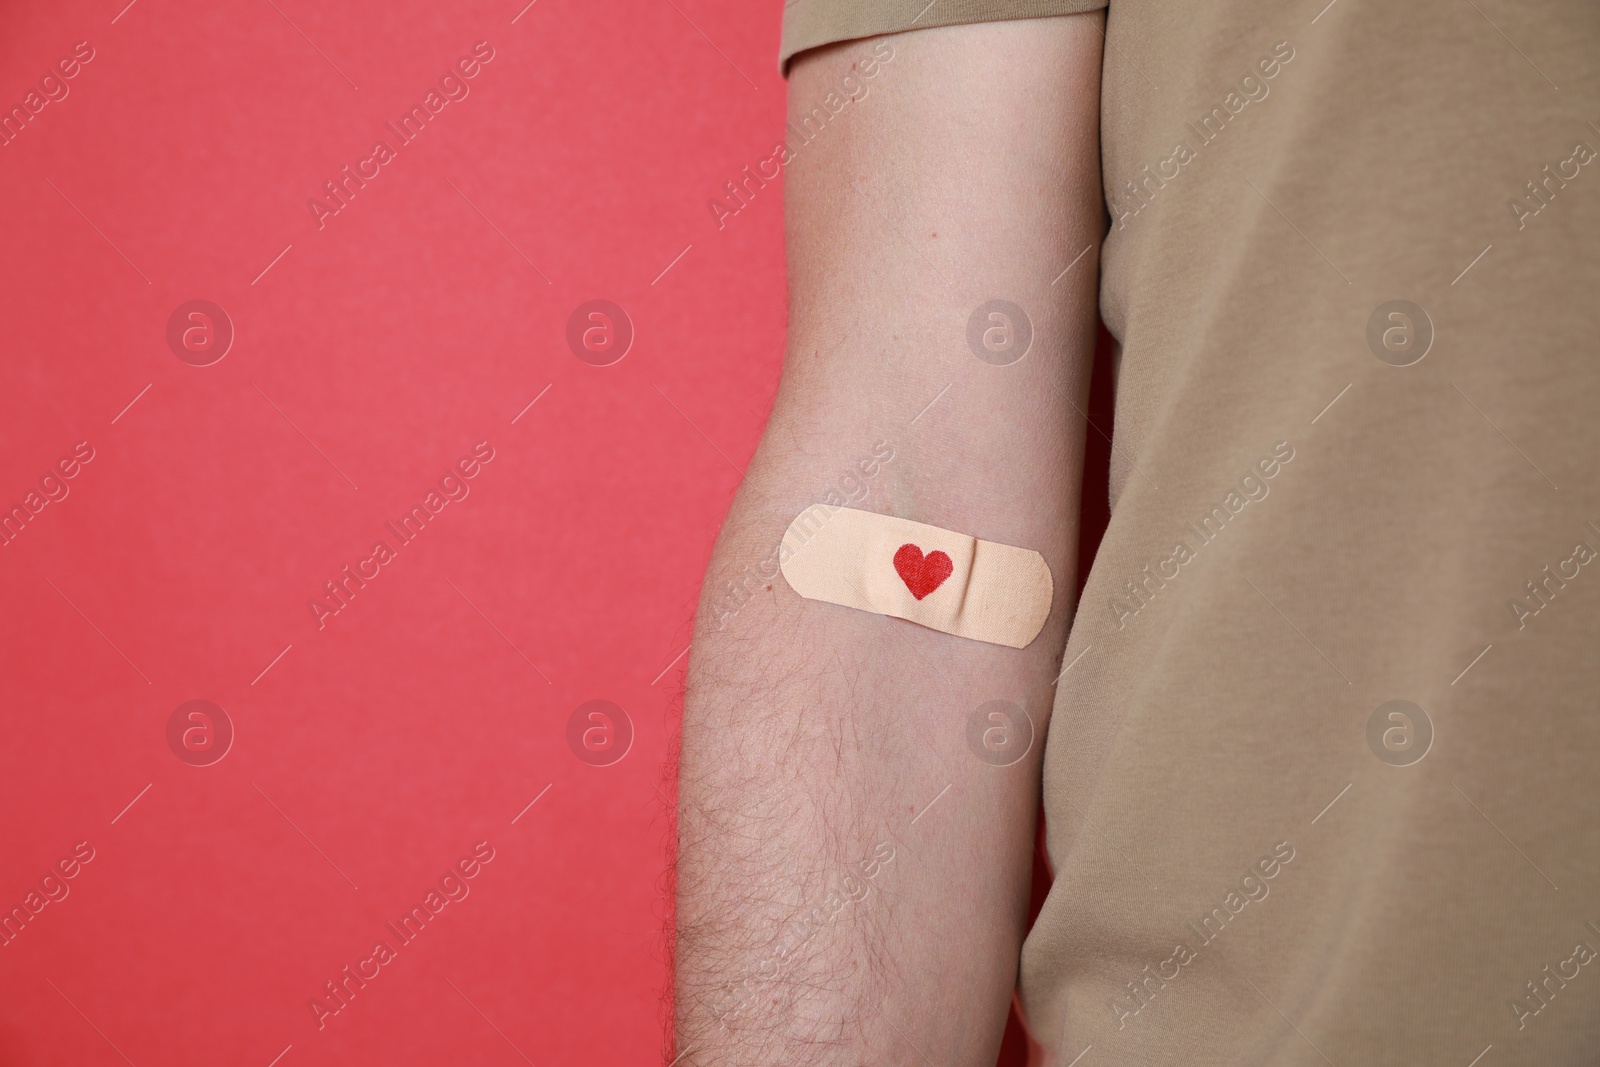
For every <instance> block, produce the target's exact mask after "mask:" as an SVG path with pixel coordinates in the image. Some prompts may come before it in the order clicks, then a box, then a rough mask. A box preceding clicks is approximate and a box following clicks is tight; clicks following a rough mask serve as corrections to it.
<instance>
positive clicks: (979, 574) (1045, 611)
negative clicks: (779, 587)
mask: <svg viewBox="0 0 1600 1067" xmlns="http://www.w3.org/2000/svg"><path fill="white" fill-rule="evenodd" d="M778 555H779V559H780V561H781V564H780V566H781V568H782V570H783V577H784V578H785V580H787V581H788V583H789V585H790V586H791V587H792V588H793V589H794V591H795V592H797V593H799V594H800V595H801V596H803V597H805V598H806V599H807V600H822V601H826V602H827V603H829V604H840V605H843V606H844V607H847V608H859V609H861V610H862V611H872V612H876V613H878V614H879V615H889V616H892V617H893V618H896V619H905V620H906V621H907V622H914V623H917V624H918V625H921V626H927V627H930V628H932V629H935V630H942V631H944V632H945V633H947V634H955V635H956V636H957V637H968V638H971V639H972V640H974V641H987V642H989V643H990V644H995V645H1007V646H1009V647H1011V648H1026V647H1027V646H1028V645H1029V644H1030V643H1032V641H1033V639H1034V638H1035V637H1038V636H1039V631H1040V630H1041V629H1043V628H1044V622H1045V619H1047V618H1048V617H1049V615H1050V605H1051V603H1052V601H1053V599H1054V594H1055V583H1054V581H1053V580H1052V579H1051V577H1050V567H1049V565H1048V564H1047V563H1045V561H1044V557H1043V556H1041V555H1039V553H1037V552H1034V551H1032V550H1030V549H1026V548H1017V547H1015V546H1012V545H1002V544H996V543H995V542H993V541H980V540H979V539H978V538H976V537H973V536H971V535H969V534H962V533H955V532H953V531H951V530H941V529H940V528H939V527H937V526H929V525H928V524H927V523H922V522H912V521H911V520H910V519H897V518H894V517H893V516H890V515H878V514H876V513H874V512H870V511H857V510H855V509H854V508H841V507H833V506H830V505H827V504H813V505H811V507H809V508H807V509H806V510H805V511H802V512H801V513H800V514H799V515H798V516H797V517H796V518H795V520H794V521H793V522H791V523H790V524H789V528H788V529H787V530H785V531H784V534H783V545H782V547H781V548H780V549H779V553H778Z"/></svg>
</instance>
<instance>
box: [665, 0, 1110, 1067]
mask: <svg viewBox="0 0 1600 1067" xmlns="http://www.w3.org/2000/svg"><path fill="white" fill-rule="evenodd" d="M889 40H891V41H892V44H893V48H894V49H895V59H894V62H893V65H892V68H890V69H887V70H885V71H884V72H883V75H882V77H880V78H878V79H877V80H876V82H875V83H874V84H873V86H872V92H871V95H870V97H868V98H864V99H862V100H861V101H859V102H858V104H853V105H851V106H854V107H857V108H858V110H857V111H856V112H855V113H854V114H851V115H848V116H846V117H845V118H846V121H841V122H839V123H837V124H835V126H834V127H832V128H830V129H829V130H828V131H827V133H826V135H825V137H823V138H819V139H818V141H817V142H816V143H814V144H810V145H807V146H806V147H805V149H804V151H803V152H801V153H798V158H796V160H795V161H794V162H793V163H792V164H791V165H790V167H789V173H788V178H787V187H786V196H787V210H788V212H789V220H790V226H789V233H790V277H791V318H792V321H791V330H790V345H789V357H788V361H787V363H786V366H785V375H784V382H783V385H782V388H781V389H780V393H779V398H778V401H777V403H776V405H775V408H774V411H773V415H772V418H771V421H770V422H769V424H768V427H767V431H766V434H765V436H764V438H763V441H762V444H761V447H760V449H759V450H758V452H757V455H756V457H755V459H754V461H753V462H752V464H751V468H750V471H749V473H748V475H747V477H746V481H745V484H744V486H743V488H742V489H741V491H740V494H739V497H738V500H737V501H736V503H735V506H734V508H733V510H732V511H731V513H730V515H729V518H728V521H727V524H726V526H725V527H724V530H723V534H722V537H721V538H720V540H719V543H718V546H717V548H716V551H715V553H714V555H713V559H712V564H711V569H710V572H709V575H708V579H707V583H706V588H705V591H704V593H703V596H702V602H701V610H700V615H699V619H698V624H697V628H696V635H695V642H694V647H693V650H692V652H691V656H690V672H689V690H688V694H687V697H686V702H685V716H684V733H683V745H682V762H681V776H680V826H679V842H680V854H679V874H678V878H679V881H678V949H677V951H678V958H677V981H678V985H677V1017H678V1022H677V1026H678V1031H677V1032H678V1043H679V1047H680V1048H681V1049H683V1050H685V1051H686V1055H685V1057H684V1060H685V1062H686V1063H700V1064H706V1065H711V1064H735V1063H762V1064H769V1065H770V1064H783V1063H789V1062H795V1063H800V1062H805V1063H808V1064H815V1063H830V1062H841V1063H861V1062H875V1063H884V1062H900V1061H906V1062H911V1061H916V1062H920V1057H919V1055H918V1051H916V1050H920V1051H921V1052H923V1053H929V1054H931V1053H932V1052H934V1051H935V1050H936V1051H937V1052H938V1053H939V1060H940V1062H946V1063H967V1062H972V1063H977V1062H982V1061H983V1060H984V1058H985V1057H987V1058H988V1059H989V1060H990V1062H992V1058H993V1055H994V1049H995V1046H996V1045H997V1044H998V1040H999V1035H1000V1028H1001V1027H1002V1026H1003V1024H1004V1020H1005V1008H1006V1004H1007V1002H1008V1000H1009V997H1010V993H1011V988H1012V984H1013V981H1014V977H1015V967H1016V952H1017V947H1018V945H1019V943H1020V939H1021V935H1022V930H1023V924H1024V921H1025V918H1026V902H1027V884H1028V882H1027V880H1028V871H1029V855H1030V853H1031V846H1032V835H1033V829H1034V811H1035V809H1036V805H1037V781H1038V759H1039V754H1040V748H1041V746H1042V741H1043V730H1044V726H1045V723H1046V721H1047V717H1048V709H1049V702H1050V697H1051V695H1052V693H1053V689H1052V688H1051V682H1052V680H1053V679H1054V677H1055V674H1056V671H1057V670H1058V669H1059V657H1060V651H1061V647H1062V644H1063V642H1064V639H1065V632H1066V624H1067V622H1068V620H1069V617H1070V609H1071V589H1072V588H1073V580H1074V575H1073V571H1072V565H1071V561H1072V558H1073V554H1074V551H1075V546H1076V504H1077V488H1078V472H1079V470H1080V467H1081V448H1082V433H1083V427H1082V422H1081V420H1080V419H1078V418H1077V416H1076V415H1075V414H1074V413H1073V407H1072V405H1073V404H1078V405H1080V406H1081V403H1082V401H1081V397H1082V393H1083V390H1084V386H1085V377H1086V366H1087V355H1088V352H1089V349H1090V346H1091V345H1092V337H1093V291H1094V288H1093V279H1094V277H1095V264H1094V254H1093V252H1092V251H1091V252H1090V253H1089V254H1088V255H1086V256H1084V258H1083V260H1082V261H1081V262H1079V263H1078V264H1077V265H1076V266H1075V267H1074V268H1073V271H1072V272H1069V275H1068V279H1070V280H1067V279H1064V280H1063V281H1062V282H1061V283H1058V284H1055V285H1052V284H1051V282H1052V279H1054V278H1056V277H1057V276H1058V275H1059V273H1060V272H1061V270H1062V268H1063V267H1065V266H1066V265H1067V264H1068V263H1069V262H1070V261H1071V260H1072V259H1073V257H1074V256H1076V255H1077V254H1078V253H1079V252H1080V251H1082V250H1083V249H1084V248H1085V247H1089V246H1091V245H1097V244H1098V237H1099V222H1100V215H1099V201H1098V197H1097V195H1095V194H1094V192H1093V191H1094V189H1095V185H1096V180H1097V164H1096V162H1095V161H1096V159H1097V155H1096V150H1095V148H1096V146H1095V140H1094V137H1095V130H1094V127H1093V119H1092V115H1093V111H1092V108H1091V109H1089V111H1088V115H1089V118H1088V119H1087V121H1086V120H1085V119H1084V118H1083V117H1082V115H1081V114H1079V113H1077V112H1074V113H1073V114H1070V115H1069V114H1064V113H1062V112H1061V110H1060V109H1059V108H1057V107H1052V106H1051V105H1050V104H1049V102H1048V101H1044V102H1041V101H1040V100H1039V99H1038V96H1039V87H1040V83H1041V81H1043V82H1045V83H1046V84H1048V85H1049V86H1050V92H1051V93H1052V94H1059V95H1060V96H1062V97H1063V98H1073V99H1081V94H1082V93H1083V92H1088V93H1090V94H1091V95H1092V92H1093V84H1092V80H1093V79H1095V78H1097V76H1098V74H1097V72H1098V45H1099V41H1100V38H1099V35H1098V31H1097V29H1096V24H1095V21H1094V18H1093V17H1081V16H1080V17H1073V18H1064V19H1048V20H1033V21H1031V22H1029V23H1028V24H1026V25H1024V24H1019V23H1002V24H996V25H992V26H980V27H961V28H959V29H958V30H948V31H945V30H941V31H930V32H925V33H917V34H910V35H902V36H900V37H895V38H891V39H889ZM863 51H864V49H863V47H862V46H860V45H857V46H852V47H846V48H843V49H838V50H832V51H831V52H828V53H823V54H816V55H813V56H811V57H807V58H806V59H804V60H802V62H801V64H800V66H799V67H798V68H797V70H796V73H795V76H794V79H793V82H792V85H791V96H792V98H793V99H795V100H796V102H797V103H799V104H801V105H802V107H801V110H804V109H805V105H806V104H807V103H808V102H809V95H808V94H814V95H817V96H818V97H819V98H820V97H821V96H822V95H824V94H825V93H826V92H827V90H828V89H829V88H832V87H833V85H836V84H837V82H838V80H839V78H840V76H841V75H843V74H845V73H848V72H849V69H850V63H851V60H852V58H853V57H854V56H856V55H859V54H860V53H861V52H863ZM1063 70H1066V71H1069V72H1072V73H1069V74H1066V75H1064V74H1062V73H1061V72H1062V71H1063ZM1028 71H1038V72H1044V71H1049V72H1050V73H1049V74H1048V75H1046V74H1044V73H1038V74H1035V75H1033V76H1031V77H1030V76H1028V74H1027V72H1028ZM1019 72H1021V73H1020V74H1019ZM1075 79H1079V80H1086V81H1089V82H1090V84H1088V85H1080V84H1078V82H1077V80H1075ZM1075 94H1076V95H1075ZM1073 275H1077V276H1076V277H1073ZM1084 279H1087V283H1085V282H1084ZM993 298H1001V299H1005V300H1007V301H1010V302H1011V303H1013V304H1015V305H1017V306H1019V307H1021V308H1023V309H1025V313H1026V315H1027V317H1028V320H1029V322H1030V324H1031V329H1032V332H1033V336H1032V342H1031V347H1030V350H1029V352H1028V354H1027V355H1026V356H1025V357H1023V358H1022V359H1021V360H1020V361H1019V362H1016V363H1014V364H1011V365H1009V366H1001V365H995V364H992V363H987V362H984V361H982V360H980V359H979V358H978V357H977V356H976V355H974V353H973V352H972V351H970V350H969V349H968V346H967V344H966V336H967V325H968V319H969V317H970V316H971V314H972V312H973V310H974V309H975V308H977V307H978V306H979V305H981V304H983V303H985V302H986V301H988V300H990V299H993ZM1013 325H1016V324H1013ZM930 404H931V406H929V405H930ZM830 492H832V493H834V494H836V496H835V497H834V498H833V499H835V500H837V499H839V498H843V499H845V500H846V501H847V502H848V503H849V504H850V506H852V507H856V508H860V509H863V510H868V511H873V512H879V513H882V514H889V515H896V516H901V517H904V518H910V519H915V520H917V521H920V522H926V523H930V524H933V525H936V526H941V527H944V528H946V529H949V530H957V531H961V532H963V533H968V534H973V535H976V536H978V537H981V538H984V539H986V540H991V541H998V542H1002V543H1005V544H1011V545H1019V546H1024V547H1027V548H1031V549H1035V550H1037V551H1039V552H1040V553H1042V554H1043V556H1044V558H1045V560H1046V562H1047V563H1048V564H1049V567H1050V570H1051V572H1052V574H1053V576H1054V579H1055V601H1054V605H1053V608H1052V611H1051V615H1050V618H1049V620H1048V622H1047V623H1046V625H1045V627H1044V630H1043V632H1042V633H1040V635H1039V636H1038V637H1037V638H1036V639H1035V640H1034V641H1033V642H1032V643H1031V644H1030V645H1029V646H1028V647H1026V648H1024V649H1020V650H1019V649H1012V648H1006V647H1002V646H999V645H992V644H986V643H982V642H977V641H970V640H965V639H962V638H958V637H953V636H951V635H948V634H944V633H939V632H936V631H933V630H929V629H925V628H922V627H917V626H913V625H911V624H909V623H906V622H903V621H900V620H897V619H892V618H887V617H885V616H880V615H876V614H871V613H868V612H863V611H855V610H851V609H847V608H842V607H838V606H835V605H831V604H824V603H820V602H816V601H808V600H803V599H801V598H800V597H799V596H798V595H797V594H796V593H795V592H794V591H793V590H792V589H790V588H789V586H788V585H787V583H786V582H785V581H784V579H783V577H782V576H781V575H780V574H776V573H775V569H776V561H777V549H778V545H779V542H780V539H781V537H782V533H783V530H784V528H785V527H786V526H787V525H788V523H789V521H790V520H792V519H793V518H794V517H795V516H796V515H797V514H799V513H800V512H801V511H802V510H804V509H805V508H806V507H807V506H809V505H811V504H815V503H818V502H822V501H824V500H827V499H829V494H830ZM730 586H731V588H730ZM992 700H1006V701H1009V702H1011V703H1012V704H1014V705H1016V706H1018V707H1020V708H1022V709H1024V710H1025V712H1026V714H1027V716H1028V717H1029V718H1030V719H1031V721H1032V727H1033V730H1034V739H1033V743H1032V746H1031V750H1030V751H1028V754H1027V755H1026V756H1025V757H1024V758H1023V759H1021V760H1020V761H1019V762H1017V763H1014V764H1012V765H1010V766H996V765H995V763H996V762H997V761H996V760H994V759H990V760H988V761H986V760H985V759H983V758H980V756H979V755H978V754H977V753H975V752H974V751H973V750H972V749H971V748H969V744H968V729H967V728H968V719H969V717H971V716H972V714H973V713H974V711H975V709H977V708H979V706H980V705H983V704H985V703H986V702H988V701H992ZM1007 758H1009V757H1007ZM946 787H948V789H947V788H946ZM930 804H931V805H932V806H931V807H930V806H929V805H930Z"/></svg>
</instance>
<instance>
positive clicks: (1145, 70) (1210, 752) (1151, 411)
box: [783, 0, 1600, 1067]
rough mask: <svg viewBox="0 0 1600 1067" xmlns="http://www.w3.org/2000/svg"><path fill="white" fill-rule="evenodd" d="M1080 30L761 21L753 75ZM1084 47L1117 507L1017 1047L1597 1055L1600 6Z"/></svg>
mask: <svg viewBox="0 0 1600 1067" xmlns="http://www.w3.org/2000/svg"><path fill="white" fill-rule="evenodd" d="M1096 6H1105V5H1104V3H1103V0H1102V3H1100V4H1096V3H1094V2H1093V0H1086V2H1064V3H1053V2H1048V0H1005V2H1001V0H936V2H935V3H933V4H932V5H927V3H926V0H904V2H901V0H893V2H880V3H874V4H866V3H857V2H856V0H794V2H793V3H791V5H790V6H789V7H788V8H787V9H786V12H785V37H784V46H783V58H784V60H785V61H787V59H788V57H789V56H790V55H792V54H794V53H795V52H798V51H800V50H802V49H805V48H809V47H812V46H815V45H818V44H822V43H826V42H830V41H836V40H843V39H848V38H853V37H860V36H865V35H869V34H874V33H882V32H889V31H896V30H902V29H919V28H922V27H928V26H937V25H942V24H949V23H959V22H971V21H976V20H982V19H1000V18H1023V17H1030V16H1037V15H1045V14H1057V13H1065V12H1071V11H1076V10H1083V9H1088V8H1092V7H1096ZM1105 32H1106V42H1107V46H1106V48H1105V59H1104V74H1103V85H1102V96H1101V130H1102V139H1103V140H1102V156H1103V160H1102V163H1103V172H1104V177H1105V196H1106V202H1107V208H1108V214H1109V221H1108V226H1109V229H1108V232H1107V235H1106V239H1105V244H1104V249H1103V253H1102V257H1101V262H1102V277H1101V294H1100V307H1101V312H1102V315H1103V317H1104V319H1105V322H1106V324H1107V326H1108V328H1109V329H1110V331H1111V332H1112V333H1113V334H1114V335H1115V336H1116V338H1117V339H1118V340H1119V341H1120V343H1121V359H1120V365H1119V368H1118V379H1117V382H1116V426H1115V444H1114V449H1113V459H1112V472H1111V496H1112V515H1111V522H1110V527H1109V529H1108V531H1107V533H1106V536H1105V539H1104V541H1103V542H1102V544H1101V547H1100V549H1099V552H1098V555H1097V556H1096V558H1095V561H1094V565H1093V568H1092V569H1091V571H1090V574H1089V577H1088V584H1087V588H1086V591H1085V595H1084V597H1083V600H1082V603H1081V605H1080V607H1079V612H1078V617H1077V619H1076V621H1075V623H1074V625H1073V628H1072V632H1071V639H1070V642H1069V644H1068V646H1067V650H1066V659H1065V661H1064V662H1065V663H1066V664H1071V667H1070V669H1069V670H1068V671H1067V673H1066V675H1065V677H1064V678H1063V679H1062V683H1061V685H1060V687H1059V696H1058V698H1057V701H1056V706H1055V711H1054V716H1055V718H1054V721H1053V723H1052V725H1051V730H1050V735H1049V742H1048V746H1047V749H1046V763H1045V772H1044V773H1045V804H1046V812H1047V816H1048V820H1049V831H1048V839H1049V852H1050V859H1051V862H1052V864H1053V866H1054V868H1055V872H1056V880H1055V884H1054V887H1053V888H1052V890H1051V892H1050V896H1049V899H1048V901H1047V902H1046V904H1045V906H1044V910H1043V912H1042V914H1041V915H1040V916H1039V920H1038V923H1037V924H1036V925H1035V926H1034V928H1033V930H1032V931H1031V933H1030V934H1029V936H1028V939H1027V943H1026V945H1025V947H1024V950H1023V959H1022V971H1021V996H1022V1003H1023V1007H1024V1009H1025V1013H1026V1016H1027V1020H1028V1023H1029V1026H1030V1029H1031V1030H1032V1031H1033V1033H1034V1035H1035V1036H1036V1038H1037V1039H1038V1040H1039V1041H1041V1042H1042V1043H1043V1044H1044V1045H1046V1046H1047V1047H1049V1048H1050V1049H1051V1050H1053V1052H1054V1053H1055V1055H1056V1057H1057V1058H1058V1062H1059V1063H1061V1064H1066V1063H1069V1062H1075V1063H1076V1064H1077V1067H1101V1065H1110V1064H1140V1065H1151V1064H1175V1065H1176V1064H1181V1065H1184V1067H1198V1065H1202V1064H1218V1065H1222V1064H1226V1065H1229V1067H1234V1065H1238V1064H1274V1065H1278V1064H1289V1065H1301V1064H1304V1065H1323V1064H1336V1065H1338V1067H1345V1065H1363V1067H1366V1065H1372V1064H1404V1065H1407V1067H1410V1065H1415V1064H1442V1065H1454V1067H1468V1065H1469V1064H1478V1065H1479V1067H1507V1065H1510V1064H1538V1065H1551V1064H1579V1063H1583V1064H1594V1063H1597V1062H1600V957H1597V955H1596V953H1597V950H1600V796H1597V785H1600V562H1597V552H1600V471H1597V465H1600V422H1597V418H1596V414H1597V407H1600V361H1597V348H1600V246H1597V244H1596V239H1597V237H1600V161H1597V156H1596V148H1597V147H1600V125H1597V124H1600V9H1597V8H1596V6H1595V5H1594V4H1593V3H1592V2H1588V0H1528V2H1526V3H1511V2H1509V0H1448V2H1446V0H1406V2H1403V3H1396V2H1393V0H1389V2H1379V0H1334V2H1333V3H1331V4H1330V3H1328V2H1327V0H1296V2H1293V3H1286V4H1267V3H1248V2H1246V0H1207V2H1204V3H1199V2H1191V3H1184V4H1177V3H1172V4H1157V3H1155V2H1154V0H1110V4H1109V9H1108V12H1107V18H1106V26H1105ZM951 344H952V349H954V350H959V349H960V348H961V346H962V339H961V338H954V339H952V342H951ZM1063 417H1066V413H1064V416H1063ZM1078 1056H1081V1057H1082V1058H1081V1059H1079V1060H1076V1061H1075V1060H1074V1057H1078ZM1478 1057H1482V1058H1481V1059H1479V1058H1478Z"/></svg>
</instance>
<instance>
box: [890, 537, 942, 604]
mask: <svg viewBox="0 0 1600 1067" xmlns="http://www.w3.org/2000/svg"><path fill="white" fill-rule="evenodd" d="M894 569H895V573H897V574H899V575H900V580H901V581H902V582H905V583H906V588H907V589H909V590H911V595H912V596H914V597H916V598H917V599H918V600H921V599H922V598H923V597H925V596H927V595H928V594H929V593H931V592H933V591H934V590H935V589H937V588H939V587H940V586H941V585H943V584H944V580H945V579H946V578H948V577H950V574H951V572H953V571H954V570H955V569H956V568H955V564H953V563H951V562H950V557H949V556H947V555H945V554H944V553H943V552H940V551H938V550H937V549H935V550H934V551H932V552H929V553H928V554H927V555H926V556H924V555H923V554H922V549H920V548H918V547H917V546H916V545H901V546H900V548H899V550H898V551H896V552H895V554H894Z"/></svg>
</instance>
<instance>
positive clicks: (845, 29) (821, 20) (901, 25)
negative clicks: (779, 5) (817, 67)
mask: <svg viewBox="0 0 1600 1067" xmlns="http://www.w3.org/2000/svg"><path fill="white" fill-rule="evenodd" d="M1106 2H1107V0H933V2H932V3H929V2H928V0H876V2H872V3H863V2H861V0H786V3H785V6H784V9H783V42H782V44H781V46H780V47H779V50H778V71H779V73H781V74H782V75H783V76H784V77H785V78H787V77H788V76H789V61H790V60H791V59H793V58H794V57H795V56H796V55H798V54H799V53H801V52H804V51H805V50H806V49H808V48H817V47H819V46H821V45H825V44H833V43H835V42H838V41H853V40H858V39H860V38H862V37H875V36H877V35H879V34H883V33H899V32H902V31H904V30H923V29H930V28H932V27H935V26H958V25H963V24H966V23H972V22H998V21H1002V20H1006V19H1027V18H1043V17H1045V16H1049V15H1078V14H1082V13H1083V12H1085V11H1096V10H1099V9H1100V8H1103V7H1105V6H1106Z"/></svg>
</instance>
